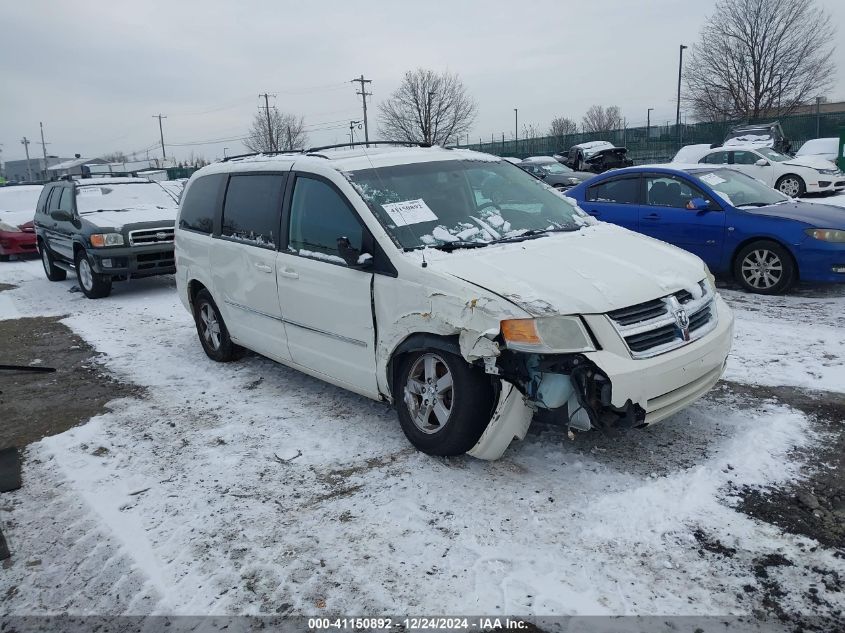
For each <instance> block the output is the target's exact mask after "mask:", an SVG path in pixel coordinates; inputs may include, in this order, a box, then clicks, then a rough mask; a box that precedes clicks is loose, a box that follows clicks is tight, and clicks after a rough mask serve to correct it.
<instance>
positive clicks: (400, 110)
mask: <svg viewBox="0 0 845 633" xmlns="http://www.w3.org/2000/svg"><path fill="white" fill-rule="evenodd" d="M475 115H476V107H475V101H473V99H472V98H471V97H470V96H469V95H468V94H467V91H466V87H465V86H464V84H463V82H462V81H461V79H460V77H458V75H453V74H450V73H448V72H443V73H435V72H434V71H433V70H426V69H424V68H418V69H417V70H414V71H410V70H409V71H408V72H406V73H405V76H404V77H403V79H402V84H401V85H400V86H399V88H397V89H396V91H395V92H394V93H393V94H392V95H391V96H390V98H389V99H388V100H387V101H383V102H382V103H380V104H379V131H380V133H381V134H382V136H384V137H385V138H386V139H388V140H396V141H411V142H415V143H417V142H423V143H431V144H432V145H447V144H449V143H450V142H454V141H456V140H457V139H459V138H460V137H462V136H464V135H465V134H466V133H467V132H468V131H469V129H470V127H471V126H472V123H473V121H475Z"/></svg>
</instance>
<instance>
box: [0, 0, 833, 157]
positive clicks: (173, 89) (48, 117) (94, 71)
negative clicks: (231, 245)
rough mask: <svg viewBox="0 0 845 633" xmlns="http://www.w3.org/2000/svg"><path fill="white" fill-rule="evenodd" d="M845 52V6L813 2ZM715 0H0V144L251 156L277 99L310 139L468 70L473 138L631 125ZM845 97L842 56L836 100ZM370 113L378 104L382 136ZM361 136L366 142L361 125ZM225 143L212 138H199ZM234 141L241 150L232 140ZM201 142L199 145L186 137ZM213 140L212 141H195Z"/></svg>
mask: <svg viewBox="0 0 845 633" xmlns="http://www.w3.org/2000/svg"><path fill="white" fill-rule="evenodd" d="M819 3H820V4H821V6H823V7H824V8H825V9H826V10H827V11H828V12H829V13H830V14H831V16H832V20H833V22H834V24H836V25H837V26H838V32H837V35H836V39H837V41H836V42H835V44H836V46H837V49H838V53H839V54H838V57H839V58H840V59H842V55H843V54H845V2H842V0H819ZM713 5H714V0H637V1H636V2H632V1H629V0H600V1H589V2H586V1H578V2H573V1H566V2H564V1H563V0H545V1H532V0H521V1H517V2H514V1H513V0H507V1H503V2H499V1H493V0H484V1H462V0H448V1H441V0H418V1H416V2H398V1H388V0H381V1H369V0H367V1H365V0H355V1H354V2H350V1H345V2H344V1H338V2H335V1H330V0H320V1H319V2H302V1H300V2H284V1H266V2H260V1H257V0H256V1H249V0H240V1H238V2H233V1H231V0H226V1H223V2H218V1H216V0H202V1H200V2H193V1H190V2H189V1H187V0H168V1H160V0H136V1H134V2H124V1H122V0H113V1H111V2H109V3H105V2H86V1H79V2H73V3H71V2H58V1H53V2H48V1H42V0H20V1H18V2H9V3H4V6H3V10H2V13H1V14H0V52H2V56H0V59H2V60H3V72H2V79H0V82H1V83H0V85H2V88H0V144H2V147H0V149H2V151H3V153H2V158H3V160H13V159H17V158H23V156H24V151H23V149H24V148H23V146H22V145H21V143H20V140H21V137H22V136H27V137H28V138H29V139H30V140H32V141H33V145H30V154H31V155H32V156H41V146H40V145H38V144H36V142H38V141H40V137H39V129H38V123H39V121H43V122H44V129H45V136H46V140H47V142H48V143H50V145H49V146H48V154H50V155H58V156H72V155H73V154H75V153H79V154H82V155H83V156H86V157H93V156H97V155H99V154H103V153H107V152H112V151H116V150H121V151H124V152H126V153H127V154H129V153H131V152H137V155H138V157H144V156H146V150H148V149H149V151H150V154H151V155H155V156H159V155H160V152H161V149H160V147H159V146H158V137H159V135H158V122H157V120H156V119H154V118H152V115H154V114H157V113H162V114H164V115H166V116H167V119H165V120H164V135H165V144H166V145H167V149H168V150H169V155H170V154H171V153H172V154H173V155H175V156H176V157H177V158H180V159H184V158H186V157H187V156H188V155H189V154H190V153H191V152H192V151H193V152H195V154H198V155H201V156H204V157H205V158H207V159H209V160H211V159H214V158H216V157H219V156H222V153H223V148H224V147H227V148H228V153H230V154H231V153H238V152H243V151H245V149H244V147H243V146H242V145H241V143H240V142H239V141H238V140H237V139H238V137H243V136H244V135H245V134H246V130H247V129H248V127H249V124H250V122H251V119H252V117H253V116H254V113H255V112H256V111H257V107H258V105H259V99H258V93H261V92H265V91H266V92H270V93H275V94H276V97H275V98H274V100H273V101H274V103H275V105H277V106H278V107H279V108H280V109H281V110H283V111H289V112H294V113H297V114H302V115H304V117H305V120H306V124H307V125H308V126H309V128H308V129H309V131H310V141H311V143H312V145H313V144H327V143H333V142H343V141H345V140H346V139H347V138H348V127H349V121H350V119H360V118H361V102H360V97H357V96H356V94H355V86H356V84H352V83H350V80H351V79H352V78H353V77H356V76H359V75H361V74H362V73H363V74H364V75H365V76H366V77H367V78H368V79H372V80H373V83H372V84H369V87H370V90H371V91H372V92H373V97H372V100H373V101H374V103H373V106H375V105H376V104H377V103H378V102H379V101H381V100H382V99H385V98H386V97H388V96H389V95H390V93H391V92H392V91H393V90H394V89H395V88H396V87H397V85H398V83H399V80H400V78H401V76H402V74H403V73H404V71H406V70H408V69H413V68H416V67H420V66H422V67H426V68H431V69H434V70H437V71H440V70H449V71H451V72H455V73H458V74H459V75H460V76H461V77H462V78H463V81H464V83H465V84H466V86H467V88H468V90H469V93H470V94H471V95H472V96H473V97H474V98H475V99H476V101H477V103H478V118H477V120H476V123H475V126H474V129H473V131H472V133H471V139H472V140H473V141H477V140H478V138H479V137H481V138H484V139H487V140H489V139H490V135H491V133H493V134H495V135H496V136H497V137H498V138H501V134H502V132H505V133H506V134H508V135H512V134H513V128H514V112H513V109H514V108H519V120H520V128H521V127H522V124H523V123H533V124H536V125H538V126H540V127H541V128H542V129H546V128H547V126H548V124H549V121H550V120H551V119H552V118H553V117H554V116H557V115H565V116H569V117H570V118H573V119H575V120H577V121H579V122H580V119H581V116H582V115H583V114H584V112H585V110H586V109H587V108H588V107H589V106H590V105H592V104H594V103H598V104H604V105H613V104H615V105H619V106H620V107H621V108H622V112H623V114H624V115H625V117H626V118H627V120H628V124H629V125H644V124H645V118H646V110H647V108H650V107H651V108H654V112H653V113H652V121H653V122H657V123H665V122H666V121H669V120H674V117H675V90H676V86H677V70H678V45H679V44H680V43H684V44H690V45H691V44H694V43H695V42H696V41H697V39H698V32H699V29H700V27H701V25H702V24H703V23H704V21H705V20H706V19H707V16H708V15H709V14H711V13H712V11H713ZM827 96H828V97H829V98H831V99H832V100H845V63H840V64H839V66H838V69H837V76H836V85H835V87H834V89H833V90H832V91H831V92H830V93H829V94H828V95H827ZM376 115H377V109H376V108H375V107H373V108H372V109H371V110H370V121H371V138H373V137H375V136H377V133H376V132H375V130H374V128H375V127H376V122H375V118H376ZM356 133H357V132H356ZM217 139H227V140H224V141H221V142H217V143H205V142H206V141H212V140H217ZM229 139H231V140H229ZM189 143H197V144H196V145H188V144H189ZM198 143H204V144H198Z"/></svg>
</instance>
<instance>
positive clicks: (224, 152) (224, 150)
mask: <svg viewBox="0 0 845 633" xmlns="http://www.w3.org/2000/svg"><path fill="white" fill-rule="evenodd" d="M227 149H229V148H228V147H224V148H223V158H226V150H227Z"/></svg>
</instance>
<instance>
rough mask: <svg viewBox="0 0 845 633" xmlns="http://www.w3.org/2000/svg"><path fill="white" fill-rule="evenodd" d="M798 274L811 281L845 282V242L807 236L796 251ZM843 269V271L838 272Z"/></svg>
mask: <svg viewBox="0 0 845 633" xmlns="http://www.w3.org/2000/svg"><path fill="white" fill-rule="evenodd" d="M795 255H796V259H797V261H798V276H799V278H800V279H801V281H806V282H810V283H831V282H832V283H837V282H839V283H843V282H845V244H843V243H837V242H823V241H821V240H816V239H813V238H811V237H808V238H806V239H805V240H804V241H803V242H801V244H800V245H799V246H798V248H797V249H796V251H795ZM838 271H843V272H838Z"/></svg>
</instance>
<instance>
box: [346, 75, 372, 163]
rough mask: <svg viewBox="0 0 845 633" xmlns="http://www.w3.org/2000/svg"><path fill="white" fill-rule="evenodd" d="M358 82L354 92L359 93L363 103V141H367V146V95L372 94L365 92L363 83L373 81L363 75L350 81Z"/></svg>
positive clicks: (368, 133)
mask: <svg viewBox="0 0 845 633" xmlns="http://www.w3.org/2000/svg"><path fill="white" fill-rule="evenodd" d="M356 82H357V83H359V84H361V90H360V92H356V93H355V94H359V95H361V102H362V103H363V104H364V141H365V142H366V143H367V147H369V146H370V129H369V127H368V126H367V97H371V96H373V93H372V92H367V87H366V85H365V84H371V83H373V80H372V79H364V75H361V76H360V77H358V78H357V79H353V80H352V81H351V82H350V83H353V84H354V83H356Z"/></svg>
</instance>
